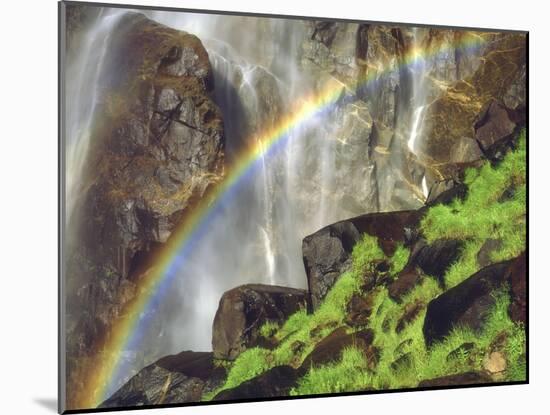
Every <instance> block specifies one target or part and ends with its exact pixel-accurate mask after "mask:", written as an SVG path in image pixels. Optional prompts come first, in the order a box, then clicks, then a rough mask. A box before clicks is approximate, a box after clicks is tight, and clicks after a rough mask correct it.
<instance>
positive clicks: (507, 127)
mask: <svg viewBox="0 0 550 415" xmlns="http://www.w3.org/2000/svg"><path fill="white" fill-rule="evenodd" d="M474 128H475V132H476V133H475V138H476V140H477V141H478V143H479V145H480V147H481V148H482V149H483V151H487V149H489V147H491V146H492V145H493V144H495V143H497V142H498V141H500V140H503V139H507V138H508V137H509V136H510V135H512V133H513V132H514V130H515V128H516V123H514V122H513V121H512V120H510V116H509V114H508V111H507V109H506V108H505V107H504V106H503V105H502V104H500V103H499V102H497V101H496V100H491V101H490V102H489V103H488V104H487V106H486V108H485V110H484V111H483V112H482V113H481V114H480V116H479V119H478V120H477V121H476V123H475V125H474Z"/></svg>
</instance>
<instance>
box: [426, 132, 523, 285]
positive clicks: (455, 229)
mask: <svg viewBox="0 0 550 415" xmlns="http://www.w3.org/2000/svg"><path fill="white" fill-rule="evenodd" d="M526 154H527V153H526V138H525V131H523V132H522V133H521V134H520V138H519V142H518V148H517V149H516V150H515V151H513V152H510V153H508V154H507V155H506V157H505V159H504V160H503V161H502V162H501V163H500V164H499V165H498V166H491V164H490V163H485V164H484V165H483V166H482V167H481V168H480V169H468V170H467V171H466V173H465V183H466V184H467V185H468V195H467V197H466V199H465V200H464V201H460V200H455V201H454V202H453V203H451V204H450V205H437V206H433V207H432V208H430V209H429V211H428V213H427V214H426V216H425V217H424V219H423V220H422V223H421V230H422V233H423V234H424V236H425V237H426V239H427V240H428V241H429V242H432V241H434V240H436V239H440V238H449V239H460V240H463V241H465V248H464V249H463V252H462V255H461V257H460V259H459V260H458V261H457V263H456V264H454V265H453V267H452V269H451V270H450V271H449V272H448V273H447V275H446V276H445V282H446V284H447V287H452V286H454V285H456V284H458V283H460V282H461V281H463V280H464V279H465V278H467V277H468V276H470V275H472V274H473V273H474V272H475V271H477V270H478V269H479V266H478V264H477V259H476V255H477V252H479V249H480V248H481V246H482V245H483V242H485V241H486V240H487V239H489V238H495V239H500V240H501V241H502V246H501V247H500V249H498V250H497V251H495V252H493V253H492V255H491V259H492V260H493V261H494V262H498V261H503V260H506V259H510V258H513V257H515V256H517V255H519V254H520V253H521V252H522V251H523V250H524V249H525V241H526V235H527V228H526V200H527V196H526V175H525V174H526ZM508 189H513V195H512V196H511V197H510V198H507V199H504V200H502V197H503V194H504V193H505V191H507V190H508Z"/></svg>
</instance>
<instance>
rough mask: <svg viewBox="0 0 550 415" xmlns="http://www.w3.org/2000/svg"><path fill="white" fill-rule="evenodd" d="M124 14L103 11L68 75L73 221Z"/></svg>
mask: <svg viewBox="0 0 550 415" xmlns="http://www.w3.org/2000/svg"><path fill="white" fill-rule="evenodd" d="M124 13H125V12H124V11H119V10H111V9H102V10H101V12H100V13H99V15H98V17H97V22H96V24H93V25H91V26H90V29H89V30H88V31H87V33H86V34H85V36H83V38H84V41H83V45H82V47H81V49H80V51H79V53H78V55H77V56H76V57H75V58H74V59H70V60H69V62H68V65H67V72H66V77H65V78H66V85H67V87H66V106H65V108H66V112H65V120H66V121H65V123H66V129H65V130H66V134H65V141H66V165H67V171H66V173H67V174H66V203H67V204H66V211H67V215H66V220H67V221H68V220H70V218H71V216H72V213H73V208H74V205H75V202H76V200H77V198H78V193H79V187H80V185H81V182H80V180H81V179H82V177H83V168H84V164H85V162H86V157H87V154H88V148H89V144H90V136H91V133H92V128H93V119H94V113H95V109H96V106H97V104H98V103H99V100H100V93H101V91H100V88H98V84H99V80H100V75H101V71H102V69H103V62H104V61H105V56H106V53H107V49H108V47H109V40H110V35H111V32H112V29H113V28H114V26H115V25H116V24H117V22H118V21H119V19H120V17H121V16H122V15H124Z"/></svg>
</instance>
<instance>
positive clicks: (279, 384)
mask: <svg viewBox="0 0 550 415" xmlns="http://www.w3.org/2000/svg"><path fill="white" fill-rule="evenodd" d="M302 375H303V372H301V371H300V370H296V369H294V368H293V367H291V366H276V367H274V368H271V369H269V370H267V371H266V372H264V373H262V374H261V375H258V376H256V377H254V378H252V379H249V380H247V381H245V382H243V383H241V384H240V385H239V386H236V387H234V388H232V389H226V390H223V391H221V392H220V393H218V394H217V395H216V396H215V397H214V398H213V400H214V401H227V400H235V399H239V400H240V399H264V398H276V397H280V396H288V394H289V392H290V390H291V389H292V388H293V387H295V386H297V383H298V379H299V378H300V377H301V376H302Z"/></svg>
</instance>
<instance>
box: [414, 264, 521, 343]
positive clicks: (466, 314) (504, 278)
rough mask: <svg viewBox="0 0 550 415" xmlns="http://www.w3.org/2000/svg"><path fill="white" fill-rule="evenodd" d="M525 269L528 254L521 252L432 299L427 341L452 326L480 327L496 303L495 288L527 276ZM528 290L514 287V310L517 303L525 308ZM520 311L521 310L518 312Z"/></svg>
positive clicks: (430, 341) (431, 340)
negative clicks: (521, 253) (526, 291)
mask: <svg viewBox="0 0 550 415" xmlns="http://www.w3.org/2000/svg"><path fill="white" fill-rule="evenodd" d="M525 273H526V271H525V255H521V256H519V257H517V258H515V259H512V260H509V261H505V262H500V263H498V264H494V265H490V266H488V267H485V268H483V269H481V270H480V271H478V272H476V273H475V274H474V275H472V276H471V277H469V278H467V279H466V280H464V281H463V282H461V283H460V284H458V285H457V286H455V287H453V288H451V289H449V290H447V291H445V292H444V293H443V294H441V295H440V296H439V297H437V298H435V299H434V300H432V301H431V302H430V303H429V304H428V309H427V312H426V318H425V320H424V327H423V332H424V338H425V340H426V344H428V345H431V344H433V343H434V342H435V341H438V340H442V339H443V338H445V336H447V335H448V334H449V333H450V332H451V330H452V329H453V327H459V326H460V327H467V328H470V329H473V330H476V331H478V330H480V329H481V328H482V327H483V324H484V322H485V320H486V318H487V316H488V313H489V312H490V310H491V307H492V306H493V305H494V301H495V300H494V297H493V296H492V294H493V292H494V291H495V290H498V289H504V287H505V286H506V285H510V286H512V285H513V281H521V280H525ZM516 284H517V285H520V284H518V283H516ZM523 288H525V286H524V287H523ZM525 294H526V293H525V291H524V290H521V289H519V290H517V292H514V291H513V289H512V291H511V295H512V305H511V311H512V312H514V311H515V310H516V306H513V305H514V304H517V310H523V312H525V308H522V304H523V305H524V304H525V303H524V301H525ZM512 315H513V314H512ZM519 315H522V311H519V312H518V316H519ZM523 316H524V314H523Z"/></svg>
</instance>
